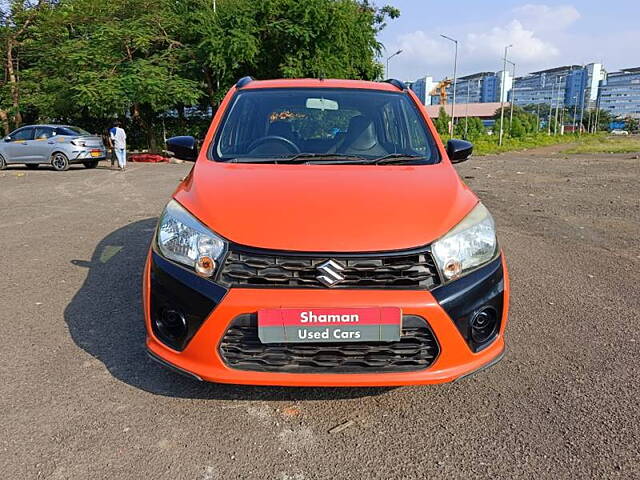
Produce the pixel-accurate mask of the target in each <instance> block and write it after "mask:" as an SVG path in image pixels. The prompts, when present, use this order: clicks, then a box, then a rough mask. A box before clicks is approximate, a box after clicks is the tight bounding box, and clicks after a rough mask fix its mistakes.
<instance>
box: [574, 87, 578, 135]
mask: <svg viewBox="0 0 640 480" xmlns="http://www.w3.org/2000/svg"><path fill="white" fill-rule="evenodd" d="M576 120H578V94H577V93H576V101H575V103H574V104H573V133H576Z"/></svg>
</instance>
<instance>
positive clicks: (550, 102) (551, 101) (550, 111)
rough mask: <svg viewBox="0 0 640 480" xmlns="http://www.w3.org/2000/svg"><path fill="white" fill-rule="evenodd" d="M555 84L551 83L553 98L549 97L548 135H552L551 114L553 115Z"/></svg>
mask: <svg viewBox="0 0 640 480" xmlns="http://www.w3.org/2000/svg"><path fill="white" fill-rule="evenodd" d="M555 87H556V86H555V84H553V83H552V84H551V98H549V116H548V117H547V135H551V115H553V92H554V90H555Z"/></svg>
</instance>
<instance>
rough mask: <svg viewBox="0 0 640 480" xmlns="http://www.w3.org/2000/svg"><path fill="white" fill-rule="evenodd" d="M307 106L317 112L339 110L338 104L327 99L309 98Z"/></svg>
mask: <svg viewBox="0 0 640 480" xmlns="http://www.w3.org/2000/svg"><path fill="white" fill-rule="evenodd" d="M305 105H306V107H307V108H313V109H315V110H338V102H336V101H335V100H328V99H326V98H307V101H306V103H305Z"/></svg>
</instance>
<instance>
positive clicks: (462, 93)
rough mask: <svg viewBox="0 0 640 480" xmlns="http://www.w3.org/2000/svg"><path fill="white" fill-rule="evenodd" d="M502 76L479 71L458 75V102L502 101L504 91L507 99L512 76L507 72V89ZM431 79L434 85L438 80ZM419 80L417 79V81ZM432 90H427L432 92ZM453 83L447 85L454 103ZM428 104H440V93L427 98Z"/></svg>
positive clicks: (451, 101) (449, 99)
mask: <svg viewBox="0 0 640 480" xmlns="http://www.w3.org/2000/svg"><path fill="white" fill-rule="evenodd" d="M502 76H503V73H502V72H501V71H500V72H479V73H474V74H471V75H466V76H464V77H458V79H457V80H456V95H455V97H456V103H491V102H499V101H500V93H503V94H504V96H503V100H504V101H507V96H508V93H509V90H511V83H512V80H513V79H512V77H511V74H510V73H509V72H506V73H505V89H504V92H503V91H502V81H501V80H502ZM426 78H429V79H431V84H432V87H431V89H433V87H435V86H436V85H437V83H438V82H433V77H426ZM418 81H419V80H416V82H415V83H417V82H418ZM430 91H431V90H429V89H428V90H427V94H428V92H430ZM453 96H454V95H453V84H451V85H449V86H448V87H447V99H448V102H449V103H453ZM427 102H428V103H426V105H438V104H439V103H440V97H439V96H438V95H433V96H431V101H430V102H429V100H427Z"/></svg>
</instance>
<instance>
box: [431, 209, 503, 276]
mask: <svg viewBox="0 0 640 480" xmlns="http://www.w3.org/2000/svg"><path fill="white" fill-rule="evenodd" d="M432 253H433V257H434V259H435V261H436V264H437V265H438V268H439V269H440V272H441V273H442V276H443V277H444V280H445V282H448V281H450V280H455V279H457V278H460V277H461V276H463V275H465V274H466V273H468V272H470V271H471V270H474V269H475V268H477V267H479V266H481V265H484V264H485V263H488V262H490V261H491V260H493V259H494V258H496V256H497V255H498V240H497V238H496V227H495V224H494V222H493V217H492V216H491V214H490V213H489V210H487V208H486V207H485V206H484V205H482V204H481V203H478V205H476V207H475V208H474V209H473V210H471V212H470V213H469V214H468V215H467V216H466V217H465V218H464V219H463V220H462V221H461V222H460V223H459V224H458V225H456V226H455V227H453V229H452V230H451V231H449V233H447V234H446V235H445V236H444V237H442V238H440V239H439V240H437V241H436V242H434V243H433V245H432Z"/></svg>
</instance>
